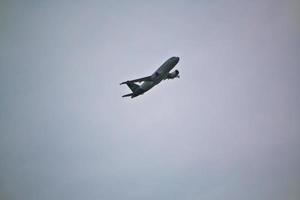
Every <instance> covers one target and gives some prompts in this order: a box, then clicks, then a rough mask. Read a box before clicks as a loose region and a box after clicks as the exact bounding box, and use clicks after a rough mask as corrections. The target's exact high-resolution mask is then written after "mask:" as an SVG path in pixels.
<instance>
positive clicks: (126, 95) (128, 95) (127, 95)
mask: <svg viewBox="0 0 300 200" xmlns="http://www.w3.org/2000/svg"><path fill="white" fill-rule="evenodd" d="M132 95H133V93H130V94H125V95H123V96H122V97H131V96H132Z"/></svg>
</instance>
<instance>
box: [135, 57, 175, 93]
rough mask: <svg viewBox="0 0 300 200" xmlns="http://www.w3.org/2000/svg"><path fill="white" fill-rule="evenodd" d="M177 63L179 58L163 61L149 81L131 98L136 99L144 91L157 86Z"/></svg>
mask: <svg viewBox="0 0 300 200" xmlns="http://www.w3.org/2000/svg"><path fill="white" fill-rule="evenodd" d="M178 62H179V57H171V58H169V59H168V60H167V61H165V62H164V63H163V64H162V65H161V66H160V67H159V68H158V69H157V70H156V71H155V72H154V73H153V74H152V75H151V77H153V78H152V80H151V81H144V82H143V83H142V84H141V85H140V88H139V89H138V90H137V91H136V92H135V93H134V94H133V95H132V97H136V96H138V95H141V94H144V93H145V92H146V91H148V90H150V89H151V88H153V87H154V86H155V85H157V84H159V83H160V82H161V81H162V80H164V79H165V78H166V77H167V76H168V74H169V72H170V71H171V70H172V69H173V68H174V67H175V65H176V64H177V63H178Z"/></svg>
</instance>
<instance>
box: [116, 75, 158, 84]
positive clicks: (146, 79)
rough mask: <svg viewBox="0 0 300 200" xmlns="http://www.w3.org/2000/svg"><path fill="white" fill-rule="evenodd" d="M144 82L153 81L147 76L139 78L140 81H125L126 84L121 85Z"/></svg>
mask: <svg viewBox="0 0 300 200" xmlns="http://www.w3.org/2000/svg"><path fill="white" fill-rule="evenodd" d="M142 81H152V77H151V76H146V77H143V78H138V79H134V80H130V81H124V82H122V83H120V85H122V84H125V83H134V82H142Z"/></svg>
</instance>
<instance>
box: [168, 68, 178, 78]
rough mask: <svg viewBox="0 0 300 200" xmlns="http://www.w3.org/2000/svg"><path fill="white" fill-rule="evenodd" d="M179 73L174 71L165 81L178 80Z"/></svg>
mask: <svg viewBox="0 0 300 200" xmlns="http://www.w3.org/2000/svg"><path fill="white" fill-rule="evenodd" d="M179 77H180V76H179V71H178V70H177V69H176V70H175V71H173V72H171V73H169V74H168V76H167V79H173V78H179Z"/></svg>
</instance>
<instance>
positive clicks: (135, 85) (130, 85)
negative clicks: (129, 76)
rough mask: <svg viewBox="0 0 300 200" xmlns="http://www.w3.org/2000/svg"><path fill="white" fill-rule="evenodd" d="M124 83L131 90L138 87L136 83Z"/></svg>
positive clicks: (133, 90)
mask: <svg viewBox="0 0 300 200" xmlns="http://www.w3.org/2000/svg"><path fill="white" fill-rule="evenodd" d="M126 85H127V86H128V87H129V88H130V89H131V91H132V92H135V91H137V90H138V89H139V88H140V86H139V85H138V84H135V83H132V82H128V83H126Z"/></svg>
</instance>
